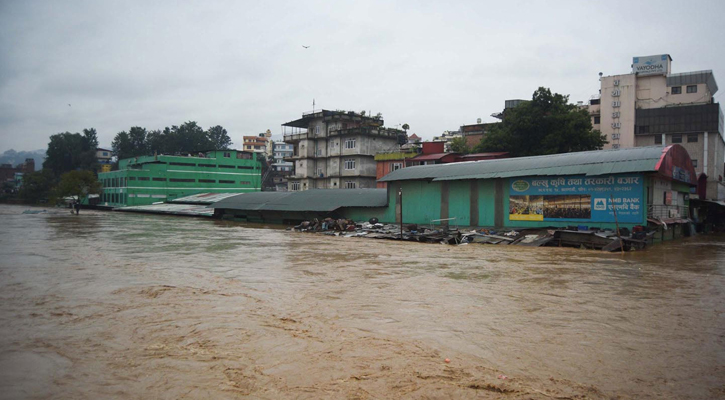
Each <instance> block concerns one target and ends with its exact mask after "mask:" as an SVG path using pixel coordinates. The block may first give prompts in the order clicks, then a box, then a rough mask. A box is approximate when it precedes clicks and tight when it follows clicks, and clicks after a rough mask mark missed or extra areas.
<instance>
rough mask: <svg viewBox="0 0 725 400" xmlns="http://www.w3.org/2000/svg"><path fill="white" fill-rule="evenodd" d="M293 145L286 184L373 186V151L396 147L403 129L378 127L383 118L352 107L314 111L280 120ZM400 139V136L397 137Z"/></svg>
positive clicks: (305, 186)
mask: <svg viewBox="0 0 725 400" xmlns="http://www.w3.org/2000/svg"><path fill="white" fill-rule="evenodd" d="M282 126H283V129H285V130H286V131H285V132H284V141H285V142H286V143H291V144H292V145H293V146H294V154H293V155H292V157H289V158H287V160H289V161H292V162H293V163H294V174H293V175H292V176H290V177H289V182H288V189H289V190H292V191H296V190H308V189H357V188H375V187H376V162H375V159H374V156H375V154H377V153H381V152H389V151H394V150H396V149H399V146H400V144H401V143H400V142H401V137H403V138H404V137H405V133H404V132H403V131H401V130H397V129H389V128H385V127H384V126H383V119H382V117H381V116H380V115H379V114H378V115H377V116H372V117H371V116H367V115H365V114H364V113H356V112H352V111H347V112H346V111H330V110H319V111H313V112H310V113H305V114H303V115H302V118H300V119H297V120H294V121H290V122H287V123H285V124H283V125H282ZM402 142H404V141H402Z"/></svg>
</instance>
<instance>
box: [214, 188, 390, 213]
mask: <svg viewBox="0 0 725 400" xmlns="http://www.w3.org/2000/svg"><path fill="white" fill-rule="evenodd" d="M387 204H388V192H387V190H386V189H313V190H304V191H301V192H254V193H244V194H240V195H238V196H233V197H229V198H226V199H224V200H221V201H218V202H216V203H214V204H212V205H210V206H209V207H211V208H227V209H233V210H258V211H314V212H330V211H335V210H337V209H338V208H341V207H385V206H386V205H387Z"/></svg>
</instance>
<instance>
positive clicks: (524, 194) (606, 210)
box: [509, 174, 646, 223]
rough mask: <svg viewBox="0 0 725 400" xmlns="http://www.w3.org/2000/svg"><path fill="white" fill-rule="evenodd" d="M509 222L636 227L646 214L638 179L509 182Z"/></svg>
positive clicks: (582, 177)
mask: <svg viewBox="0 0 725 400" xmlns="http://www.w3.org/2000/svg"><path fill="white" fill-rule="evenodd" d="M509 188H510V190H509V220H510V221H552V222H554V221H574V222H588V221H591V222H614V209H615V208H616V210H617V220H618V221H619V222H628V223H639V222H642V220H643V219H644V218H643V216H644V213H645V212H646V209H645V204H644V197H643V193H644V189H643V188H644V178H643V176H642V175H637V174H625V175H600V176H585V175H568V176H557V177H533V178H512V179H510V180H509Z"/></svg>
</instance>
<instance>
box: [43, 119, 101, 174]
mask: <svg viewBox="0 0 725 400" xmlns="http://www.w3.org/2000/svg"><path fill="white" fill-rule="evenodd" d="M97 147H98V139H97V138H96V130H95V129H93V128H91V129H84V131H83V135H81V134H80V133H70V132H64V133H58V134H55V135H52V136H51V137H50V142H49V143H48V150H47V151H46V158H45V161H44V162H43V168H44V169H49V170H51V171H53V173H54V174H56V176H60V175H61V174H63V173H65V172H68V171H72V170H75V169H89V170H90V169H94V167H95V165H96V148H97Z"/></svg>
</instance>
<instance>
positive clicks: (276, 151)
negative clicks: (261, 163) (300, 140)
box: [272, 142, 295, 173]
mask: <svg viewBox="0 0 725 400" xmlns="http://www.w3.org/2000/svg"><path fill="white" fill-rule="evenodd" d="M294 148H295V147H294V145H292V144H289V143H284V142H272V159H273V160H274V164H272V167H273V168H274V170H275V172H281V173H292V169H293V164H292V162H291V161H286V160H285V159H289V158H291V157H292V156H293V155H294Z"/></svg>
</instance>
